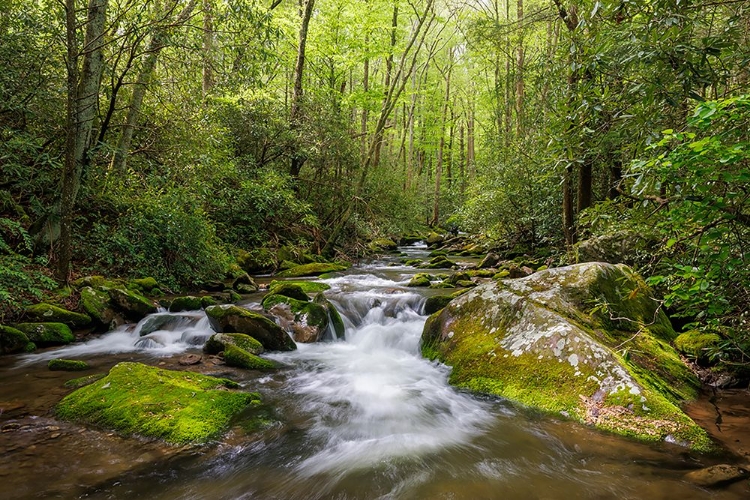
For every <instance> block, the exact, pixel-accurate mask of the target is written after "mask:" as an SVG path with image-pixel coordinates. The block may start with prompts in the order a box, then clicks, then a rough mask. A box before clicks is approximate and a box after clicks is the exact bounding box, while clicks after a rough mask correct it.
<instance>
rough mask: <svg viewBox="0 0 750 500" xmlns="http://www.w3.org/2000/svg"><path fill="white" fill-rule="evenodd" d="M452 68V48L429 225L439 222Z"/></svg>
mask: <svg viewBox="0 0 750 500" xmlns="http://www.w3.org/2000/svg"><path fill="white" fill-rule="evenodd" d="M452 70H453V50H452V49H451V50H450V51H449V55H448V68H447V70H446V73H445V98H444V99H443V111H442V114H441V117H440V139H439V141H438V150H437V162H436V163H435V200H434V204H433V206H432V221H431V224H430V225H431V226H437V225H438V223H439V222H440V181H441V177H442V176H443V153H444V149H445V125H446V122H447V120H448V104H449V103H450V98H451V71H452Z"/></svg>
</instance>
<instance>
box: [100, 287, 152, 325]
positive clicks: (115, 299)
mask: <svg viewBox="0 0 750 500" xmlns="http://www.w3.org/2000/svg"><path fill="white" fill-rule="evenodd" d="M108 293H109V297H110V299H111V301H112V303H113V304H114V305H115V306H116V307H117V308H118V309H119V310H120V311H121V312H122V313H123V314H124V315H125V317H127V318H129V319H131V320H133V321H139V320H141V319H143V318H145V317H146V316H148V315H149V314H153V313H155V312H156V306H155V305H154V303H153V302H151V301H150V300H149V299H147V298H146V297H144V296H143V295H141V294H140V293H137V292H134V291H132V290H127V289H125V288H110V289H109V290H108Z"/></svg>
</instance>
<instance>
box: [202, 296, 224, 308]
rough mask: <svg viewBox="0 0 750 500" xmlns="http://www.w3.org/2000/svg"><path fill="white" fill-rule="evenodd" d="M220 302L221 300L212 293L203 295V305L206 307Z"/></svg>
mask: <svg viewBox="0 0 750 500" xmlns="http://www.w3.org/2000/svg"><path fill="white" fill-rule="evenodd" d="M222 302H223V301H222ZM218 303H219V302H218V301H217V300H216V299H215V298H213V297H211V296H210V295H204V296H203V297H201V307H202V308H204V309H205V308H206V307H209V306H215V305H216V304H218Z"/></svg>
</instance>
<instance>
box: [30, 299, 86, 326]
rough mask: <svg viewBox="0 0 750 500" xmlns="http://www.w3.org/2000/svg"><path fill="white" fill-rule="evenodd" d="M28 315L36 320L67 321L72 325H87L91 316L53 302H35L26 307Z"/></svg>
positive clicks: (47, 321)
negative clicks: (69, 309)
mask: <svg viewBox="0 0 750 500" xmlns="http://www.w3.org/2000/svg"><path fill="white" fill-rule="evenodd" d="M26 315H27V316H28V317H29V318H31V319H33V320H36V321H39V322H45V323H65V324H66V325H70V326H78V327H80V326H86V325H88V324H89V323H91V318H90V317H88V316H87V315H85V314H80V313H77V312H73V311H68V310H67V309H63V308H62V307H59V306H55V305H52V304H45V303H41V304H35V305H33V306H30V307H27V308H26Z"/></svg>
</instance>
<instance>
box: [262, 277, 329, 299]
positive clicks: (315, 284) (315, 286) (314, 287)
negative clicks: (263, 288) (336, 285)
mask: <svg viewBox="0 0 750 500" xmlns="http://www.w3.org/2000/svg"><path fill="white" fill-rule="evenodd" d="M290 284H291V285H297V286H298V287H300V288H301V289H302V291H303V292H305V293H306V294H314V293H318V292H325V291H326V290H330V289H331V285H328V284H326V283H321V282H319V281H278V280H273V281H272V282H271V284H270V285H269V286H268V293H277V294H279V295H286V294H285V293H281V292H280V291H279V290H281V289H280V288H278V287H280V286H284V285H290ZM292 298H296V297H292Z"/></svg>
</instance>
